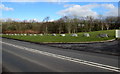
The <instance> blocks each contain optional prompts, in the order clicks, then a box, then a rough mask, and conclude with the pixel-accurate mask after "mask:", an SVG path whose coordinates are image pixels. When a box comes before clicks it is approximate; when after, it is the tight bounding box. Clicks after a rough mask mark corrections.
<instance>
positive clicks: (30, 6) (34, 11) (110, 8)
mask: <svg viewBox="0 0 120 74" xmlns="http://www.w3.org/2000/svg"><path fill="white" fill-rule="evenodd" d="M19 1H20V2H19ZM31 1H32V2H30V0H26V1H25V0H7V1H3V2H2V3H1V4H0V10H2V19H8V18H10V19H14V20H31V19H34V20H37V21H42V20H43V19H44V18H45V17H47V16H48V17H50V20H49V21H53V20H57V19H59V18H61V17H62V16H66V15H74V16H80V17H86V16H93V17H95V18H96V17H98V16H99V15H103V16H118V2H87V1H86V2H56V1H55V0H51V1H48V2H47V1H46V2H39V1H37V0H36V1H35V0H31ZM57 1H58V0H57ZM59 1H60V0H59ZM65 1H67V0H65Z"/></svg>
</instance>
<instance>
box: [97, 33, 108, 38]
mask: <svg viewBox="0 0 120 74" xmlns="http://www.w3.org/2000/svg"><path fill="white" fill-rule="evenodd" d="M98 37H102V38H104V37H109V36H108V34H99V35H98Z"/></svg>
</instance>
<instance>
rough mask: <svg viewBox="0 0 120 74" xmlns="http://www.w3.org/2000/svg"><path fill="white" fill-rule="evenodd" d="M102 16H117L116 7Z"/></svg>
mask: <svg viewBox="0 0 120 74" xmlns="http://www.w3.org/2000/svg"><path fill="white" fill-rule="evenodd" d="M104 16H118V8H113V9H111V10H110V11H108V12H106V13H105V14H104Z"/></svg>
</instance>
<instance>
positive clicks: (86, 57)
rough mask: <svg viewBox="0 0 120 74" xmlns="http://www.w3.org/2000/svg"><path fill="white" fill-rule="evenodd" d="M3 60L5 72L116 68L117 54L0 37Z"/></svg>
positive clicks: (117, 69) (84, 70)
mask: <svg viewBox="0 0 120 74" xmlns="http://www.w3.org/2000/svg"><path fill="white" fill-rule="evenodd" d="M1 43H2V55H3V56H2V64H3V68H5V69H6V70H5V71H8V72H119V69H120V68H118V56H112V55H105V54H98V53H90V52H83V51H77V52H76V51H74V50H65V49H62V48H56V47H50V46H47V45H40V44H34V43H29V42H23V41H17V40H12V39H5V38H3V39H2V42H1Z"/></svg>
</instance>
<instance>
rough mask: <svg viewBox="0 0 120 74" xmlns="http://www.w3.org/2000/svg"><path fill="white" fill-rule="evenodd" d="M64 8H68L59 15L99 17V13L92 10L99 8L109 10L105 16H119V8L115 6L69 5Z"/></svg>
mask: <svg viewBox="0 0 120 74" xmlns="http://www.w3.org/2000/svg"><path fill="white" fill-rule="evenodd" d="M64 7H66V9H64V10H61V11H59V12H57V14H59V15H61V16H67V15H74V16H82V17H86V16H93V17H97V16H98V15H99V14H98V13H97V11H93V10H92V9H94V8H99V7H103V8H105V9H108V10H109V11H108V12H106V13H105V15H106V14H107V16H108V15H112V14H114V15H116V14H117V11H116V9H117V8H116V7H115V6H114V5H113V4H88V5H82V6H81V5H74V4H72V5H71V4H67V5H64Z"/></svg>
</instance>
